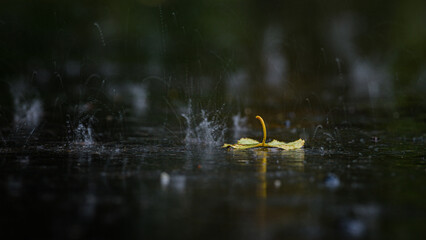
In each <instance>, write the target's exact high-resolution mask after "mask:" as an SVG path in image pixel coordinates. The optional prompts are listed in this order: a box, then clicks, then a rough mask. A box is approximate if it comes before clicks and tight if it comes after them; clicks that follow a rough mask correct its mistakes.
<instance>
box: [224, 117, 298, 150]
mask: <svg viewBox="0 0 426 240" xmlns="http://www.w3.org/2000/svg"><path fill="white" fill-rule="evenodd" d="M256 118H257V119H258V120H259V121H260V124H262V130H263V140H262V142H258V141H256V140H254V139H251V138H241V139H240V140H238V142H237V143H236V144H227V143H225V144H224V145H223V146H222V147H224V148H234V149H248V148H256V147H270V148H280V149H283V150H292V149H299V148H302V147H303V145H304V144H305V141H304V140H302V139H299V140H297V141H294V142H289V143H285V142H280V141H278V140H275V139H274V140H272V141H271V142H269V143H265V141H266V126H265V122H264V121H263V119H262V118H261V117H260V116H256Z"/></svg>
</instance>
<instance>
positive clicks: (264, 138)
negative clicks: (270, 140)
mask: <svg viewBox="0 0 426 240" xmlns="http://www.w3.org/2000/svg"><path fill="white" fill-rule="evenodd" d="M256 119H258V120H259V121H260V124H262V130H263V140H262V143H261V146H262V147H264V146H265V141H266V126H265V122H264V121H263V119H262V117H261V116H256Z"/></svg>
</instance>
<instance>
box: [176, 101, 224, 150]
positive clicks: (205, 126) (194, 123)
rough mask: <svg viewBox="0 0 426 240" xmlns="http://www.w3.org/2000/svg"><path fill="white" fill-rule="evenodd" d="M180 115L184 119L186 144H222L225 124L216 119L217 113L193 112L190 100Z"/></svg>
mask: <svg viewBox="0 0 426 240" xmlns="http://www.w3.org/2000/svg"><path fill="white" fill-rule="evenodd" d="M182 116H183V117H184V118H185V120H186V125H187V128H186V135H185V143H186V145H191V144H201V145H203V146H219V145H221V144H223V140H224V134H225V129H226V128H225V124H224V123H221V122H220V121H219V120H218V117H217V114H211V113H207V112H206V111H205V110H201V113H200V114H194V110H193V108H192V104H191V101H189V104H188V109H187V111H186V113H185V114H182Z"/></svg>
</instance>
